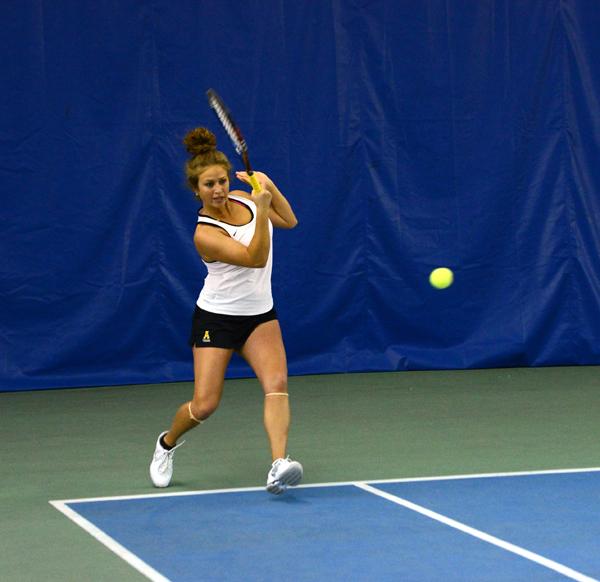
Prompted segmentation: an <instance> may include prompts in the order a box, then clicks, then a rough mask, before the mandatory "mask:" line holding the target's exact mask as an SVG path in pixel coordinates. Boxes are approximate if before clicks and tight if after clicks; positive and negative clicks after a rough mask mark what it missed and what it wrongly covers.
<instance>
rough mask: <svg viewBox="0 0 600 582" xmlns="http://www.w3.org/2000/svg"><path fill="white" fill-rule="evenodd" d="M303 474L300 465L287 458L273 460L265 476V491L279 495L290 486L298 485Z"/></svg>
mask: <svg viewBox="0 0 600 582" xmlns="http://www.w3.org/2000/svg"><path fill="white" fill-rule="evenodd" d="M303 474H304V471H303V469H302V465H301V464H300V463H299V462H298V461H292V459H290V458H289V457H287V458H285V459H275V461H273V465H271V470H270V471H269V474H268V475H267V491H268V492H269V493H273V495H279V494H280V493H283V492H284V491H285V490H286V489H287V488H288V487H289V486H290V485H298V483H300V481H301V480H302V475H303Z"/></svg>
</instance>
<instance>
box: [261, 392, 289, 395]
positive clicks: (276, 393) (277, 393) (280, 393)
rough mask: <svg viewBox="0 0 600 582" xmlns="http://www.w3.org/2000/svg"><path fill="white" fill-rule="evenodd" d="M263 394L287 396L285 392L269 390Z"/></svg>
mask: <svg viewBox="0 0 600 582" xmlns="http://www.w3.org/2000/svg"><path fill="white" fill-rule="evenodd" d="M265 396H289V394H288V393H287V392H269V393H268V394H265Z"/></svg>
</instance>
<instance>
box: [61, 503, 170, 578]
mask: <svg viewBox="0 0 600 582" xmlns="http://www.w3.org/2000/svg"><path fill="white" fill-rule="evenodd" d="M50 503H51V505H52V506H53V507H55V508H56V509H58V511H60V512H61V513H63V514H64V515H66V516H67V517H68V518H69V519H70V520H72V521H74V522H75V523H76V524H77V525H78V526H79V527H81V528H83V529H84V530H85V531H87V532H88V533H89V534H90V535H91V536H92V537H94V538H96V539H97V540H98V541H99V542H100V543H101V544H104V545H105V546H106V547H107V548H108V549H109V550H110V551H111V552H113V553H115V554H116V555H117V556H119V558H122V559H123V560H125V561H126V562H127V563H128V564H129V565H130V566H133V567H134V568H135V569H136V570H137V571H138V572H140V574H143V575H144V576H146V578H148V579H150V580H152V581H153V582H170V581H169V579H168V578H165V577H164V576H163V575H162V574H160V573H159V572H157V571H156V570H155V569H154V568H152V567H151V566H149V565H148V564H146V562H144V561H143V560H140V558H138V557H137V556H136V555H135V554H134V553H132V552H130V551H129V550H128V549H127V548H125V547H124V546H122V545H121V544H120V543H119V542H117V541H115V540H114V539H113V538H111V537H110V536H109V535H108V534H106V533H104V532H103V531H102V530H101V529H99V528H97V527H96V526H95V525H94V524H93V523H91V522H90V521H88V520H87V519H85V518H84V517H82V516H81V515H79V514H78V513H77V512H76V511H73V510H72V509H71V508H70V507H67V506H66V505H65V504H64V503H62V502H60V501H50Z"/></svg>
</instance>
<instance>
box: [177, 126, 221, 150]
mask: <svg viewBox="0 0 600 582" xmlns="http://www.w3.org/2000/svg"><path fill="white" fill-rule="evenodd" d="M183 143H184V145H185V148H186V149H187V151H188V152H189V153H190V154H192V156H197V155H198V154H206V153H208V152H210V151H213V150H216V149H217V138H216V137H215V134H214V133H213V132H212V131H210V130H208V129H206V128H205V127H197V128H196V129H192V130H191V131H189V132H188V133H187V134H186V136H185V137H184V138H183Z"/></svg>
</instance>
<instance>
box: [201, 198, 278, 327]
mask: <svg viewBox="0 0 600 582" xmlns="http://www.w3.org/2000/svg"><path fill="white" fill-rule="evenodd" d="M229 200H231V201H233V203H234V204H242V205H244V206H246V207H247V208H248V209H249V210H250V213H251V214H252V220H250V222H248V223H247V224H244V225H242V226H237V225H233V224H228V223H227V222H222V221H220V220H216V219H214V218H210V217H209V216H204V215H202V214H198V224H211V225H213V226H215V227H219V228H222V229H223V230H224V231H226V232H227V234H229V236H230V237H231V238H233V239H235V240H237V241H238V242H240V243H242V244H243V245H244V246H249V245H250V241H251V240H252V237H253V236H254V230H255V228H256V204H254V202H253V201H252V200H248V199H246V198H242V197H240V196H234V195H229ZM269 237H270V239H271V240H270V247H269V257H268V259H267V264H266V265H265V266H264V267H262V268H259V269H254V268H250V267H239V266H237V265H230V264H228V263H222V262H220V261H210V262H208V261H205V260H204V259H202V261H203V262H204V264H205V265H206V268H207V269H208V275H207V276H206V278H205V279H204V286H203V287H202V290H201V291H200V295H199V296H198V301H197V302H196V304H197V305H198V307H200V309H204V310H205V311H211V312H212V313H222V314H224V315H259V314H261V313H266V312H267V311H270V310H271V309H272V308H273V295H272V293H271V271H272V267H273V225H272V224H271V221H270V220H269Z"/></svg>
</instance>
